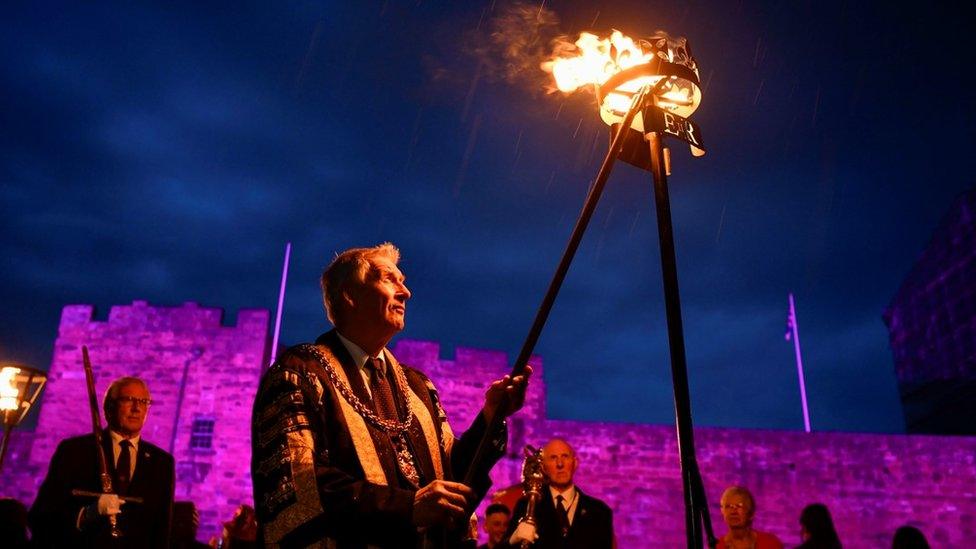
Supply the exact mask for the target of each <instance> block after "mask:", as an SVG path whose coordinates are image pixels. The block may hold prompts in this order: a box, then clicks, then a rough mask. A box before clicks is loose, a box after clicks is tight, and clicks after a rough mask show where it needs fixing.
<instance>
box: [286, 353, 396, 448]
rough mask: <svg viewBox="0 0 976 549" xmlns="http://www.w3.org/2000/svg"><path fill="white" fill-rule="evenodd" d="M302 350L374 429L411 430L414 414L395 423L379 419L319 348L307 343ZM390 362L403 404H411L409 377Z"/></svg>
mask: <svg viewBox="0 0 976 549" xmlns="http://www.w3.org/2000/svg"><path fill="white" fill-rule="evenodd" d="M302 348H303V350H305V351H308V353H309V354H311V355H312V356H313V357H315V360H317V361H318V362H319V364H320V365H321V366H322V369H323V370H325V373H326V374H327V375H328V376H329V380H330V381H331V382H332V386H333V387H335V388H336V390H337V391H338V392H339V394H340V395H341V396H342V398H343V399H345V401H346V402H348V403H349V405H350V406H352V409H353V410H355V411H356V413H357V414H359V415H360V416H362V417H363V419H365V420H366V421H368V422H370V423H371V424H372V425H373V426H374V427H376V428H377V429H379V430H381V431H383V432H384V433H392V434H395V435H403V434H404V433H406V432H407V429H409V428H410V424H411V423H413V414H408V417H407V420H406V421H393V420H389V419H383V418H381V417H379V416H378V415H376V412H374V411H373V410H371V409H370V407H369V406H367V405H366V404H364V403H363V401H361V400H359V397H357V396H356V395H355V394H354V393H353V392H352V387H350V386H349V385H348V384H346V383H344V382H343V381H342V380H341V379H339V375H338V374H336V372H335V367H334V366H333V365H332V361H330V360H329V359H328V357H326V356H325V355H324V354H323V353H322V351H321V350H319V348H318V347H317V346H315V345H311V344H307V343H306V344H304V345H302ZM390 362H391V364H390V365H389V366H390V368H391V369H392V370H393V375H394V376H395V377H396V382H397V387H398V388H399V389H400V396H401V397H402V398H403V402H406V403H409V402H410V394H409V392H408V390H407V376H406V375H404V373H403V370H402V369H400V365H399V364H392V361H390ZM408 409H409V407H408Z"/></svg>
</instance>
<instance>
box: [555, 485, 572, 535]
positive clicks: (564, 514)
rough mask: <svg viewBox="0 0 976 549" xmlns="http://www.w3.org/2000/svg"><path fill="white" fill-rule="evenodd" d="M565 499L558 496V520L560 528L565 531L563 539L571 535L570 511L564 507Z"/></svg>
mask: <svg viewBox="0 0 976 549" xmlns="http://www.w3.org/2000/svg"><path fill="white" fill-rule="evenodd" d="M563 501H564V500H563V497H562V496H561V495H560V496H556V518H558V519H559V526H560V527H561V528H562V529H563V537H566V536H568V535H569V511H567V510H566V506H565V505H563Z"/></svg>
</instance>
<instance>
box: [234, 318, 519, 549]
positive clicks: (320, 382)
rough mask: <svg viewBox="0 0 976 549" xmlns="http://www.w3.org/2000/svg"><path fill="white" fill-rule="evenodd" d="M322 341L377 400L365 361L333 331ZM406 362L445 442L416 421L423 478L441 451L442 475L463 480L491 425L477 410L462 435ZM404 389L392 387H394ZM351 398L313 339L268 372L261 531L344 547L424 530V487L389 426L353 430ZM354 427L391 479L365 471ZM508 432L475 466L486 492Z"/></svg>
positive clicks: (257, 490)
mask: <svg viewBox="0 0 976 549" xmlns="http://www.w3.org/2000/svg"><path fill="white" fill-rule="evenodd" d="M316 345H319V346H321V348H324V349H327V350H328V351H329V352H330V353H331V354H332V355H333V356H334V358H335V360H336V361H338V364H333V366H334V367H336V368H337V369H339V368H341V369H342V371H343V372H344V373H345V377H346V378H347V379H348V381H349V385H350V388H351V390H352V393H353V394H354V395H355V396H356V397H357V398H358V399H359V400H360V401H361V402H363V403H364V404H365V405H367V406H373V404H372V401H371V399H370V397H369V393H368V392H367V391H366V386H365V384H364V383H363V379H362V376H361V374H360V373H359V368H358V367H357V366H356V365H355V364H354V362H353V359H352V357H351V356H349V352H348V351H347V350H346V348H345V346H343V344H342V342H341V341H340V340H339V338H338V335H337V334H336V332H335V330H333V331H330V332H328V333H327V334H324V335H323V336H321V337H319V339H318V340H317V341H316ZM330 362H331V359H330ZM401 366H402V367H403V371H404V374H405V377H406V381H407V383H408V385H409V386H410V390H411V391H412V392H413V394H415V395H416V396H418V397H419V400H420V401H421V404H422V406H424V407H425V408H426V409H427V410H428V412H429V413H430V416H431V418H432V421H433V422H434V428H435V430H436V437H437V442H438V443H439V444H437V445H436V446H434V445H430V444H428V443H427V441H426V440H425V438H424V435H423V433H422V432H421V429H420V427H419V425H418V422H417V421H416V420H415V421H414V422H413V425H412V427H411V428H410V429H409V430H408V434H407V436H408V440H409V444H410V446H411V447H412V448H413V453H414V457H415V458H416V461H417V465H418V469H419V472H420V474H421V477H422V481H421V484H422V485H423V484H427V483H429V482H430V481H432V480H434V476H435V475H434V466H433V464H432V463H433V462H432V459H433V456H434V454H435V453H436V454H437V455H438V456H440V459H441V463H442V464H443V473H444V477H445V478H446V479H448V480H451V479H458V478H459V477H461V476H463V475H464V471H465V470H466V467H467V466H468V464H469V463H470V462H471V460H472V458H473V454H474V450H475V448H476V446H477V443H478V441H479V439H480V438H481V435H482V433H484V431H485V429H486V427H487V424H486V422H485V420H484V418H482V416H481V415H480V414H479V415H478V417H477V418H476V419H475V421H474V423H473V424H472V425H471V427H470V428H469V429H468V431H467V432H465V433H464V435H462V436H460V437H458V438H454V437H453V436H452V435H451V434H450V430H449V426H448V425H447V417H446V415H445V414H444V411H443V409H442V408H441V406H440V403H439V400H438V395H437V391H436V389H434V386H433V384H432V383H431V382H430V380H429V379H428V378H427V376H425V375H424V374H423V373H421V372H420V371H418V370H415V369H413V368H410V367H409V366H406V365H401ZM399 393H400V391H399V389H397V388H394V395H399ZM398 400H401V399H398ZM343 403H344V397H343V396H342V394H341V393H340V392H339V391H338V390H337V389H336V387H335V385H334V384H333V382H332V379H331V378H330V376H329V375H328V372H327V371H325V370H324V369H323V367H322V366H321V365H320V364H319V362H318V360H316V358H315V356H314V355H313V354H312V353H311V351H310V350H309V346H308V345H298V346H296V347H292V348H291V349H288V350H287V351H286V352H285V353H283V354H282V355H281V356H280V357H279V358H278V360H277V361H276V362H275V364H274V365H272V367H271V368H270V369H269V370H268V371H267V372H266V373H265V375H264V377H263V378H262V380H261V386H260V388H259V389H258V394H257V396H256V397H255V402H254V412H253V417H252V433H251V443H252V445H253V451H252V454H251V456H252V457H251V460H252V461H251V475H252V479H253V482H254V506H255V509H256V510H257V514H258V523H259V525H260V534H259V535H260V536H261V538H262V539H263V540H264V542H265V543H267V544H276V545H280V546H282V547H305V546H306V545H309V544H312V543H316V542H321V541H322V540H325V539H329V540H333V541H334V542H335V543H336V545H337V547H339V548H340V549H345V548H360V547H363V548H365V547H366V546H367V545H369V546H376V547H383V548H406V547H414V546H415V545H416V542H417V539H416V538H417V529H416V527H415V526H413V524H412V523H411V518H412V517H411V515H412V512H413V499H414V494H415V492H416V489H414V488H413V487H411V486H409V485H407V484H405V483H404V481H403V479H402V477H401V476H400V475H399V473H398V468H397V464H396V453H395V450H394V449H393V445H392V444H391V442H390V437H389V435H387V434H386V433H384V432H383V431H380V430H379V429H376V428H375V427H374V426H373V425H371V424H369V423H368V422H367V423H366V427H367V430H368V432H366V433H363V432H362V431H356V432H355V433H354V432H353V429H352V428H351V427H350V425H349V424H348V421H347V420H346V416H345V415H344V414H345V412H343V411H342V408H341V407H342V405H343ZM403 404H404V403H403V402H398V405H399V407H400V412H401V416H402V417H406V415H405V408H404V406H403ZM357 417H358V416H357ZM354 436H359V437H364V438H365V439H366V440H368V441H371V443H372V445H373V447H375V451H376V456H377V458H378V461H379V464H380V466H381V468H382V472H383V474H385V476H386V478H387V479H388V480H389V482H388V483H387V484H380V483H377V482H371V481H370V480H368V479H367V473H366V471H364V468H363V465H362V463H361V461H360V458H359V457H358V456H359V455H358V454H357V449H356V445H355V443H354V439H353V437H354ZM506 436H507V433H506V431H505V430H504V429H500V430H499V432H498V433H493V436H492V442H493V444H492V445H491V446H490V447H489V449H488V452H486V458H485V459H484V462H483V463H482V466H481V467H479V468H478V471H477V474H476V475H475V479H474V483H473V484H474V486H472V488H473V489H474V490H475V492H476V493H477V495H478V498H479V500H480V498H482V497H483V496H484V494H486V493H487V491H488V488H489V487H490V486H491V481H490V479H489V478H488V472H489V471H490V469H491V466H492V465H494V464H495V462H496V461H498V459H499V458H500V457H501V456H502V455H504V449H505V441H506ZM357 440H360V442H362V440H363V438H359V439H357ZM452 443H453V444H452Z"/></svg>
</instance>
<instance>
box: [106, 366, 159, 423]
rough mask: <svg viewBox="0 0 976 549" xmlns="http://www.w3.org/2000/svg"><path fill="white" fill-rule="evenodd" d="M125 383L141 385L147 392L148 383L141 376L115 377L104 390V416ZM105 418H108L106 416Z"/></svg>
mask: <svg viewBox="0 0 976 549" xmlns="http://www.w3.org/2000/svg"><path fill="white" fill-rule="evenodd" d="M126 385H142V387H143V389H145V390H146V392H147V393H148V392H149V385H147V384H146V382H145V381H143V380H142V379H141V378H138V377H134V376H123V377H120V378H118V379H116V380H115V381H113V382H112V384H111V385H109V386H108V389H107V390H106V391H105V398H104V399H102V409H103V410H105V415H106V416H108V415H109V410H111V409H112V406H113V405H114V402H115V400H116V399H117V398H119V391H121V390H122V387H125V386H126ZM106 419H108V417H106Z"/></svg>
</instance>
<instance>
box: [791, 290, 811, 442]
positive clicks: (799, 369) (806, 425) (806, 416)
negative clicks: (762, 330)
mask: <svg viewBox="0 0 976 549" xmlns="http://www.w3.org/2000/svg"><path fill="white" fill-rule="evenodd" d="M789 321H790V333H791V335H792V336H793V337H792V339H793V349H794V351H795V352H796V375H797V376H798V377H799V378H800V403H801V404H802V405H803V429H804V430H805V431H806V432H808V433H809V432H810V409H809V408H808V407H807V384H806V382H805V381H804V380H803V358H802V356H801V355H800V323H799V322H797V320H796V305H795V303H794V301H793V293H792V292H790V318H789Z"/></svg>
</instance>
